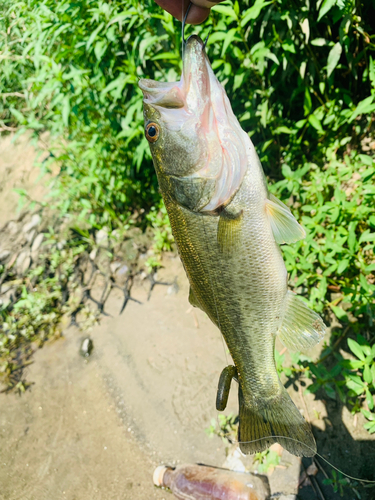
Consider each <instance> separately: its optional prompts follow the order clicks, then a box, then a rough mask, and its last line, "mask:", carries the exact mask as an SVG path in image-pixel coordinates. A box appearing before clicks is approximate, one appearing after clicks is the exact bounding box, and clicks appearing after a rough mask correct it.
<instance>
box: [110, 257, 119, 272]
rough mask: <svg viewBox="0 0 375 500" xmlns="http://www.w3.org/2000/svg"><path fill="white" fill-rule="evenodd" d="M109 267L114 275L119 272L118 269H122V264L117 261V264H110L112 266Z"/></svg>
mask: <svg viewBox="0 0 375 500" xmlns="http://www.w3.org/2000/svg"><path fill="white" fill-rule="evenodd" d="M109 267H110V269H111V273H112V274H115V273H116V271H117V269H118V268H119V267H121V262H119V261H118V260H117V261H115V262H111V264H110V266H109Z"/></svg>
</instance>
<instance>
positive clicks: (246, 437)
mask: <svg viewBox="0 0 375 500" xmlns="http://www.w3.org/2000/svg"><path fill="white" fill-rule="evenodd" d="M238 400H239V407H240V413H239V426H238V441H239V445H240V450H241V451H242V453H244V454H245V455H250V454H252V453H258V452H260V451H263V450H266V449H267V448H269V447H270V446H271V444H273V443H276V442H278V443H280V444H281V446H282V447H283V448H285V449H286V450H288V451H289V453H292V454H293V455H297V457H312V456H314V455H315V453H316V444H315V439H314V436H313V434H312V432H311V429H310V426H309V424H308V423H307V422H306V421H305V419H304V418H303V417H302V415H301V414H300V412H299V411H298V409H297V407H296V406H295V404H294V403H293V401H292V400H291V399H290V396H289V394H288V393H287V391H286V389H285V388H284V387H283V390H282V392H281V394H280V395H278V396H275V398H272V399H270V400H268V401H267V402H264V401H262V403H261V404H260V405H259V406H252V407H249V406H246V404H245V400H244V397H243V394H242V389H241V386H240V385H239V386H238ZM276 436H277V437H276ZM279 436H285V439H284V438H283V437H279ZM262 438H263V439H262ZM286 438H291V439H286Z"/></svg>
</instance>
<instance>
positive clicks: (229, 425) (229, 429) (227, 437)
mask: <svg viewBox="0 0 375 500" xmlns="http://www.w3.org/2000/svg"><path fill="white" fill-rule="evenodd" d="M237 428H238V417H237V416H235V415H233V414H232V413H230V414H229V415H223V414H221V413H219V414H218V415H217V420H216V419H215V418H213V419H211V425H210V427H209V428H208V429H206V433H207V434H208V436H209V437H211V438H212V437H213V436H219V437H220V438H221V439H222V441H223V442H224V443H226V444H227V443H233V442H234V440H235V436H236V435H237Z"/></svg>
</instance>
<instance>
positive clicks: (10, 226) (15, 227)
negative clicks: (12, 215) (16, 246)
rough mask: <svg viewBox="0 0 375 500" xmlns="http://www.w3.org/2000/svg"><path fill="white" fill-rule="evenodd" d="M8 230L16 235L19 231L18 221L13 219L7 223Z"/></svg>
mask: <svg viewBox="0 0 375 500" xmlns="http://www.w3.org/2000/svg"><path fill="white" fill-rule="evenodd" d="M7 230H8V233H9V234H11V235H12V236H14V235H15V234H17V233H18V224H17V222H14V220H11V221H10V222H9V223H8V225H7Z"/></svg>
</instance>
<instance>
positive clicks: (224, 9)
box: [212, 5, 237, 19]
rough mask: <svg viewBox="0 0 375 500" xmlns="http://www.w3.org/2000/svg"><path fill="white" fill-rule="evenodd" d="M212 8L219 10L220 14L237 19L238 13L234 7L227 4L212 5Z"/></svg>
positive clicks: (215, 10)
mask: <svg viewBox="0 0 375 500" xmlns="http://www.w3.org/2000/svg"><path fill="white" fill-rule="evenodd" d="M212 10H213V11H214V12H218V13H219V14H222V15H223V16H227V17H232V18H233V19H237V14H236V13H235V11H234V10H233V9H232V7H229V6H227V5H214V7H212Z"/></svg>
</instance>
